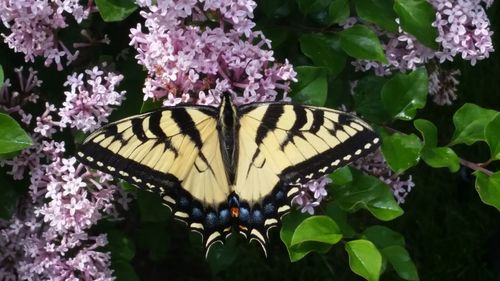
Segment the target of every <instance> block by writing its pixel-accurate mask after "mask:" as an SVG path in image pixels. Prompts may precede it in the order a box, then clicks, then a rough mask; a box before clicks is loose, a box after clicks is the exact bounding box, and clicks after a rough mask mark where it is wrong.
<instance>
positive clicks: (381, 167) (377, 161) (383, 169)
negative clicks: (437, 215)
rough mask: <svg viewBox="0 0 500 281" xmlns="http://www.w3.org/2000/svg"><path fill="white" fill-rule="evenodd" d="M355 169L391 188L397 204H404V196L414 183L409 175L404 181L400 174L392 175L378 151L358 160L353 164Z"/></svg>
mask: <svg viewBox="0 0 500 281" xmlns="http://www.w3.org/2000/svg"><path fill="white" fill-rule="evenodd" d="M353 166H354V167H356V168H357V169H359V170H361V171H363V172H365V173H366V174H369V175H371V176H374V177H377V178H379V179H380V180H381V181H383V182H385V183H386V184H387V185H389V186H390V187H391V188H392V193H393V194H394V197H395V198H396V200H397V202H398V203H399V204H402V203H404V202H405V198H406V196H407V195H408V194H409V193H410V192H411V190H412V188H413V187H414V186H415V183H413V181H412V176H411V175H409V176H408V177H406V179H403V176H402V175H400V174H394V173H393V172H392V170H391V168H390V167H389V165H387V162H386V161H385V159H384V156H383V155H382V153H381V151H380V149H379V150H377V151H376V152H374V153H372V154H370V155H368V156H367V157H364V158H361V159H358V160H357V161H355V162H354V163H353Z"/></svg>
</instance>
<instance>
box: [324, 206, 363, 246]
mask: <svg viewBox="0 0 500 281" xmlns="http://www.w3.org/2000/svg"><path fill="white" fill-rule="evenodd" d="M325 214H326V215H327V216H329V217H330V218H332V219H333V220H334V221H335V223H336V224H337V225H338V226H339V229H340V231H341V232H342V236H343V237H344V238H352V237H355V236H357V232H356V230H354V228H353V227H352V226H351V224H350V223H349V222H348V221H347V212H346V211H344V210H342V209H341V208H340V206H339V205H338V202H336V201H329V202H328V203H326V210H325Z"/></svg>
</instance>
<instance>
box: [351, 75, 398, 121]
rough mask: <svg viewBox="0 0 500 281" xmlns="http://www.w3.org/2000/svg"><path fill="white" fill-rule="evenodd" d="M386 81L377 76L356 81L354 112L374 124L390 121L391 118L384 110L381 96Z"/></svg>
mask: <svg viewBox="0 0 500 281" xmlns="http://www.w3.org/2000/svg"><path fill="white" fill-rule="evenodd" d="M386 81H387V79H386V78H382V77H377V76H365V77H363V78H362V79H361V80H359V81H358V84H357V85H356V88H355V90H356V93H355V94H354V104H355V109H356V112H358V113H359V114H361V116H363V118H364V119H366V120H368V121H372V122H375V123H384V122H385V121H389V120H391V116H390V115H389V113H387V111H386V110H385V108H384V104H383V103H382V96H381V91H382V87H383V86H384V84H385V82H386Z"/></svg>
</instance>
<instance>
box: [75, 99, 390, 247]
mask: <svg viewBox="0 0 500 281" xmlns="http://www.w3.org/2000/svg"><path fill="white" fill-rule="evenodd" d="M379 142H380V140H379V138H378V137H377V135H376V134H375V133H374V132H373V130H372V129H371V128H370V126H369V125H367V124H366V123H365V122H363V121H362V120H360V119H359V118H357V117H355V116H352V115H350V114H347V113H344V112H341V111H337V110H333V109H328V108H322V107H314V106H305V105H297V104H292V103H286V102H259V103H251V104H246V105H241V106H237V105H235V103H234V102H233V99H232V96H231V95H230V94H224V95H223V96H222V100H221V103H220V105H219V107H218V108H216V107H211V106H198V105H196V106H195V105H178V106H175V107H165V108H161V109H159V110H155V111H152V112H148V113H144V114H140V115H136V116H132V117H129V118H125V119H122V120H119V121H117V122H114V123H110V124H108V125H106V126H104V127H102V128H100V129H99V130H97V131H95V132H94V133H92V134H91V135H90V136H88V138H87V139H86V140H85V141H84V142H83V144H82V146H81V149H80V151H79V152H78V154H77V156H78V158H79V160H80V161H81V162H83V163H84V164H87V165H88V166H90V167H92V168H95V169H98V170H101V171H104V172H106V173H109V174H111V175H113V176H116V177H118V178H122V179H124V180H126V181H128V182H130V183H133V184H134V185H136V186H138V187H140V188H143V189H146V190H150V191H153V192H156V193H158V194H160V196H161V197H162V198H163V201H164V204H165V205H166V206H168V207H169V208H170V209H171V210H172V212H173V214H174V216H175V218H177V219H179V220H181V221H184V222H186V223H187V224H188V225H189V227H190V228H191V229H192V230H194V231H197V232H199V233H201V234H202V236H203V241H204V242H203V243H204V246H205V248H206V251H207V252H208V249H209V248H210V246H212V245H213V244H214V243H216V242H224V240H225V238H226V237H227V236H228V235H230V234H231V233H232V230H233V229H235V230H236V231H237V232H240V233H241V234H243V235H244V236H245V237H247V238H248V239H250V241H252V240H255V241H257V242H258V243H259V244H260V245H261V246H262V248H263V250H264V253H265V252H266V243H267V241H268V231H269V229H270V228H272V227H274V226H276V225H278V223H279V222H280V219H281V217H282V216H283V215H284V214H286V213H288V212H289V210H290V202H291V199H292V198H293V197H294V196H295V195H297V193H298V192H299V189H300V187H301V185H303V184H305V183H307V182H309V181H311V180H314V179H317V178H319V177H321V176H323V175H326V174H329V173H331V172H332V171H333V170H335V169H336V168H338V167H340V166H344V165H347V164H348V163H350V162H352V161H354V160H356V159H358V158H360V157H362V156H364V155H366V154H368V153H370V152H372V151H374V150H375V149H376V148H377V147H378V146H379Z"/></svg>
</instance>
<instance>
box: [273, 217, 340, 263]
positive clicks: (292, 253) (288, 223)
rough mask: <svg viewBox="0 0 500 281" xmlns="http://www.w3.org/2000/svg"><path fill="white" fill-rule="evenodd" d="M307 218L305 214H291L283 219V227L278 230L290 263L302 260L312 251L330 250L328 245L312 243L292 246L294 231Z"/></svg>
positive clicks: (324, 251) (322, 251) (323, 251)
mask: <svg viewBox="0 0 500 281" xmlns="http://www.w3.org/2000/svg"><path fill="white" fill-rule="evenodd" d="M307 217H308V215H306V214H302V213H300V212H292V213H290V214H289V215H287V216H286V217H285V218H284V219H283V225H282V227H281V230H280V237H281V241H283V243H284V244H285V246H286V249H287V251H288V255H289V257H290V261H292V262H296V261H298V260H300V259H302V258H303V257H305V256H306V255H307V254H308V253H310V252H312V251H315V252H319V253H326V252H328V251H329V250H330V248H331V245H330V244H326V243H320V242H314V241H310V242H304V243H300V244H296V245H292V238H293V236H294V233H295V229H296V228H297V227H298V226H299V225H300V223H301V222H302V221H303V220H304V219H305V218H307Z"/></svg>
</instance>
